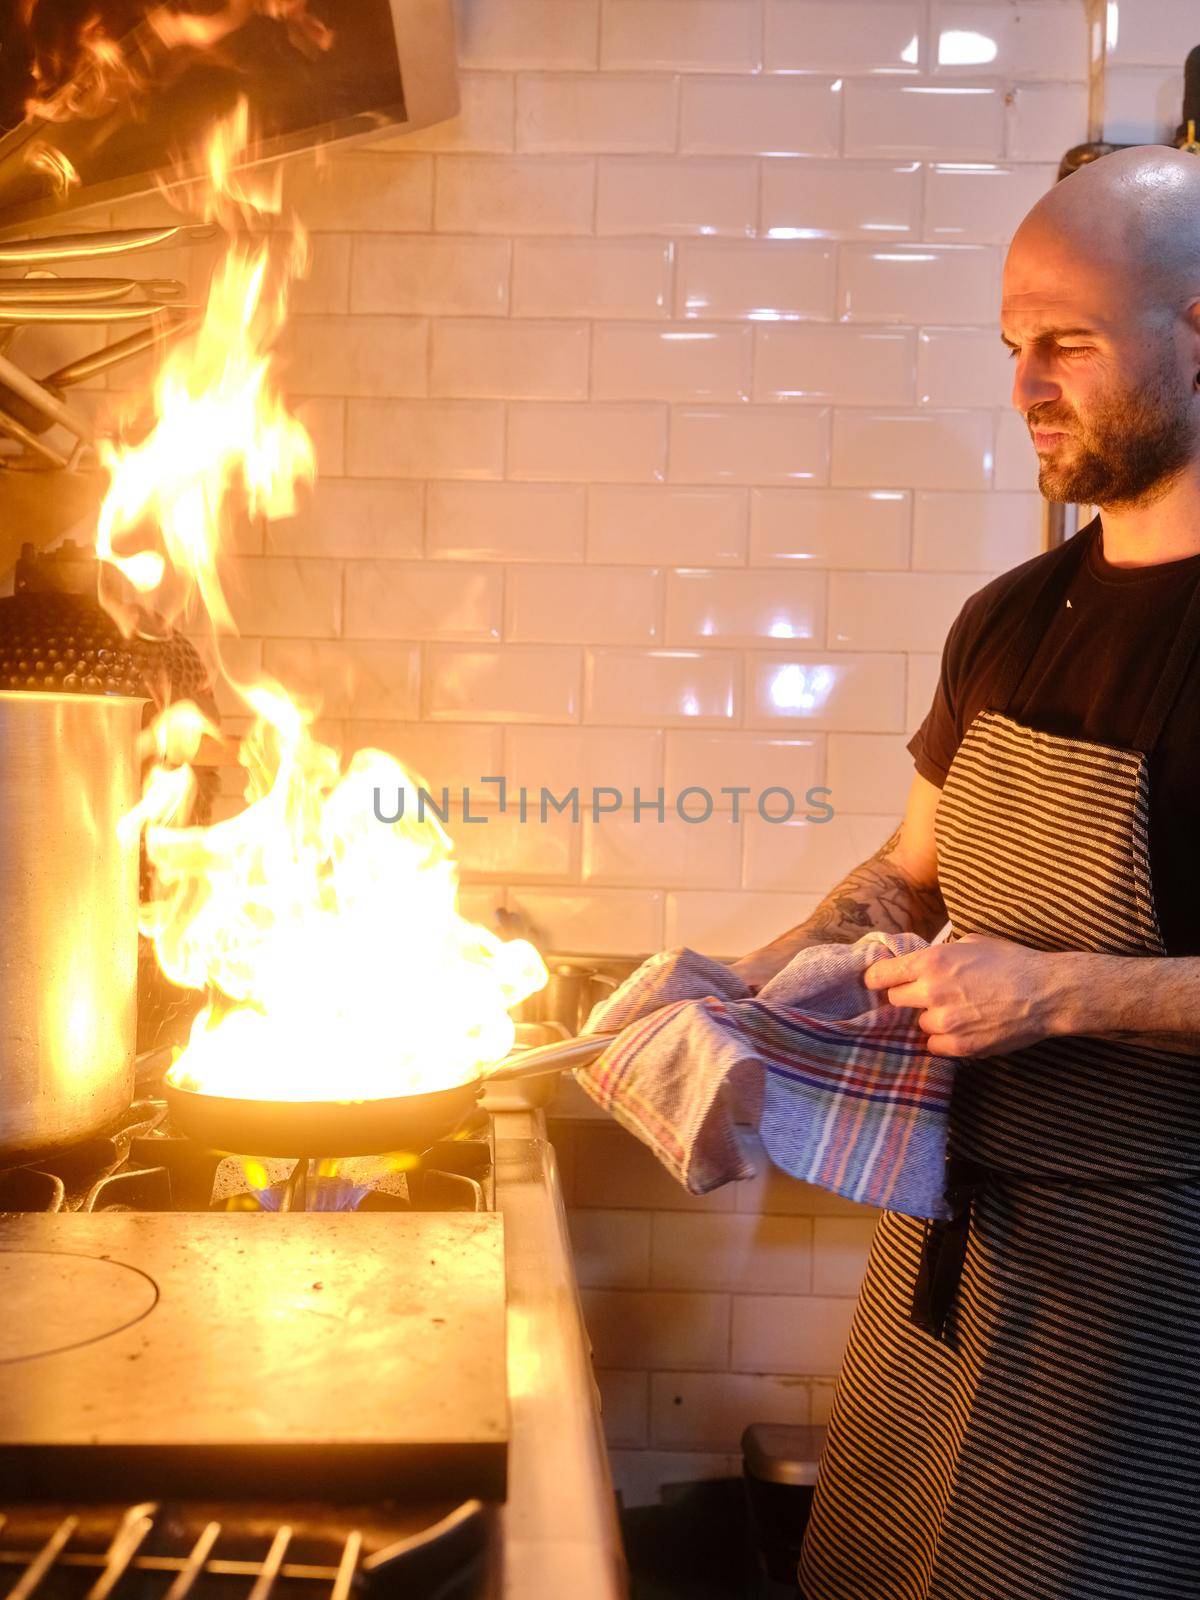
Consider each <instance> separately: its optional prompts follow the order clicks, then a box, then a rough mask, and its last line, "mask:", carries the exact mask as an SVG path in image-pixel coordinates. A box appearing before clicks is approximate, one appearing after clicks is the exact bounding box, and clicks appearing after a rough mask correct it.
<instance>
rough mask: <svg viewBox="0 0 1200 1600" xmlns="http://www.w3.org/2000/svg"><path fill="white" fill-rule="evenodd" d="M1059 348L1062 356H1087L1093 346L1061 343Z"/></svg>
mask: <svg viewBox="0 0 1200 1600" xmlns="http://www.w3.org/2000/svg"><path fill="white" fill-rule="evenodd" d="M1057 348H1058V353H1059V355H1060V356H1085V355H1087V353H1088V350H1089V349H1090V348H1091V346H1090V345H1086V344H1060V345H1059V346H1058V347H1057Z"/></svg>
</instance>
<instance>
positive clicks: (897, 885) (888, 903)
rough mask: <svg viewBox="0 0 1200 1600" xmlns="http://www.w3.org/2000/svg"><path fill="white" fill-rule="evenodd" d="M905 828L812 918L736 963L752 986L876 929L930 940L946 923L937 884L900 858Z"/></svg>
mask: <svg viewBox="0 0 1200 1600" xmlns="http://www.w3.org/2000/svg"><path fill="white" fill-rule="evenodd" d="M900 833H901V830H900V829H899V828H897V829H896V831H895V832H894V833H893V834H892V835H891V837H890V838H889V839H886V840H885V841H884V843H883V844H882V845H880V847H879V849H878V850H876V852H875V854H874V855H873V856H870V857H869V858H868V859H867V860H866V861H864V862H863V863H862V864H861V865H860V866H857V867H855V868H854V870H853V871H852V872H850V873H847V875H846V876H845V877H844V878H843V879H842V881H841V882H840V883H839V884H837V885H836V886H835V887H834V888H833V889H831V890H830V891H829V893H828V894H827V895H826V896H825V898H824V899H823V900H822V901H821V903H820V905H818V906H817V908H816V909H815V910H814V911H813V912H812V914H811V916H809V917H807V918H806V919H805V921H803V922H801V923H799V924H798V925H797V926H796V927H794V928H790V929H789V930H788V931H787V932H786V933H783V934H780V936H779V938H778V939H773V940H772V941H771V943H770V944H767V945H764V946H763V947H762V949H761V950H756V951H754V952H753V953H752V954H751V955H749V956H745V957H743V959H742V961H740V962H737V963H735V966H736V967H737V968H738V969H739V970H743V971H744V974H745V976H746V977H747V978H748V979H749V980H750V981H751V982H752V983H754V982H756V981H757V982H764V983H765V982H766V980H767V978H768V977H771V976H773V975H774V973H776V972H778V971H781V970H782V968H783V967H785V966H786V965H787V963H788V962H789V961H790V960H791V959H792V957H793V956H794V955H795V954H796V952H797V951H798V950H803V949H804V948H805V947H806V946H808V945H810V944H853V942H854V940H855V939H860V938H861V937H862V935H863V934H864V933H868V932H869V931H870V930H871V929H872V928H880V929H882V930H884V931H885V932H887V933H904V932H912V933H919V934H921V935H922V937H924V938H926V939H929V938H932V937H933V935H934V934H935V933H936V932H937V931H938V929H939V928H940V927H941V926H942V924H943V923H944V922H945V920H946V908H945V905H944V904H943V902H942V896H941V893H940V891H939V890H938V887H937V885H936V884H932V885H929V884H924V883H918V882H916V881H915V880H914V879H913V878H911V877H910V876H909V875H908V874H907V873H906V872H905V871H904V869H903V868H902V867H901V865H900V862H899V860H898V858H897V848H898V845H899V842H900Z"/></svg>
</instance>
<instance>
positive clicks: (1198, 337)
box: [1001, 145, 1200, 506]
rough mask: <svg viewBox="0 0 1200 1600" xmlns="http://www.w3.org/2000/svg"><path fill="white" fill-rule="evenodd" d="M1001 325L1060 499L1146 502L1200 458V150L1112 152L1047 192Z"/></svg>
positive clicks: (1050, 494)
mask: <svg viewBox="0 0 1200 1600" xmlns="http://www.w3.org/2000/svg"><path fill="white" fill-rule="evenodd" d="M1001 333H1002V336H1003V338H1004V342H1005V343H1006V344H1007V345H1008V346H1009V347H1010V349H1011V350H1012V352H1013V356H1014V361H1015V367H1016V371H1015V374H1014V379H1013V404H1014V405H1015V406H1016V407H1017V409H1018V410H1019V411H1020V412H1021V413H1022V414H1023V415H1024V417H1025V419H1026V421H1027V423H1028V424H1029V429H1030V432H1031V433H1032V435H1033V441H1034V447H1035V449H1036V450H1037V452H1038V457H1039V459H1040V462H1041V472H1040V475H1039V479H1038V482H1039V486H1040V488H1041V491H1042V493H1043V494H1044V495H1045V496H1046V497H1047V499H1049V500H1073V501H1078V502H1080V503H1081V504H1095V505H1101V506H1118V505H1136V504H1144V503H1147V502H1149V501H1152V500H1154V499H1156V498H1157V497H1158V496H1160V495H1161V494H1163V493H1165V491H1166V490H1167V489H1168V488H1169V486H1170V484H1171V483H1172V482H1173V481H1174V480H1175V479H1176V478H1177V477H1178V475H1179V473H1180V472H1181V471H1182V470H1183V469H1184V468H1185V467H1186V466H1187V465H1188V464H1189V463H1190V462H1192V461H1194V460H1196V459H1197V457H1200V157H1198V156H1195V155H1185V154H1183V153H1182V152H1181V151H1177V150H1170V149H1167V148H1165V147H1160V146H1157V145H1144V146H1138V147H1136V148H1135V149H1131V150H1118V151H1114V152H1113V153H1112V154H1111V155H1107V156H1103V157H1101V158H1100V159H1099V160H1098V161H1095V162H1092V163H1090V164H1089V165H1088V166H1085V167H1081V168H1080V169H1079V171H1078V172H1074V173H1072V174H1071V176H1070V177H1069V178H1064V179H1063V180H1062V182H1061V183H1058V184H1056V185H1055V186H1054V188H1053V189H1051V190H1049V192H1048V193H1047V194H1045V195H1044V196H1043V197H1042V199H1041V200H1039V201H1038V203H1037V205H1036V206H1034V208H1033V210H1032V211H1031V212H1030V213H1029V215H1028V216H1027V217H1026V218H1025V220H1024V222H1022V224H1021V226H1020V227H1019V228H1018V230H1017V233H1016V236H1015V237H1014V239H1013V242H1012V245H1011V247H1010V248H1009V252H1008V259H1007V260H1006V262H1005V265H1004V304H1003V310H1002V313H1001Z"/></svg>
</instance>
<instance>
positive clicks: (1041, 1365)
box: [736, 147, 1200, 1600]
mask: <svg viewBox="0 0 1200 1600" xmlns="http://www.w3.org/2000/svg"><path fill="white" fill-rule="evenodd" d="M1001 326H1002V334H1003V339H1004V343H1005V344H1006V345H1007V347H1008V348H1009V350H1010V351H1011V353H1012V358H1013V395H1012V398H1013V404H1014V405H1015V406H1016V407H1017V409H1018V410H1019V411H1020V412H1021V414H1022V416H1023V417H1024V418H1025V420H1026V422H1027V424H1028V426H1029V429H1030V432H1031V434H1032V436H1033V443H1034V448H1035V450H1036V451H1037V455H1038V458H1039V464H1040V475H1039V484H1040V487H1041V490H1042V493H1043V494H1044V495H1045V496H1046V497H1047V499H1050V500H1062V501H1076V502H1080V503H1085V504H1093V505H1096V506H1098V507H1099V508H1100V511H1099V515H1098V516H1097V517H1096V518H1095V520H1094V521H1093V522H1091V523H1089V524H1088V526H1087V527H1085V528H1083V529H1081V530H1080V532H1079V533H1077V534H1076V535H1075V536H1074V537H1073V538H1071V539H1069V540H1067V542H1066V543H1065V544H1064V545H1062V546H1061V547H1059V548H1057V549H1054V550H1050V551H1047V552H1045V553H1044V554H1042V555H1039V556H1036V557H1034V558H1033V559H1032V560H1029V561H1026V562H1024V563H1022V564H1021V565H1020V566H1018V567H1015V568H1014V569H1012V570H1011V571H1009V572H1006V573H1004V574H1003V575H1002V576H1001V577H999V578H997V579H995V580H994V581H993V582H991V583H988V584H986V585H985V586H984V587H983V588H981V589H980V590H979V591H978V592H977V593H975V594H974V595H972V596H971V598H970V599H969V600H968V601H967V603H966V604H965V605H964V607H963V609H962V611H961V612H960V613H959V616H958V618H957V619H956V621H955V622H954V624H953V626H952V627H951V629H950V633H949V635H948V638H947V640H946V644H945V649H944V652H943V656H942V665H941V675H940V680H939V683H938V687H937V692H936V694H935V696H934V701H933V704H932V706H931V708H930V710H929V713H928V715H927V716H926V718H925V721H924V723H923V724H922V726H921V728H920V730H919V731H918V732H917V733H916V735H915V736H914V737H913V739H912V740H911V741H910V743H909V749H910V751H911V752H912V755H913V758H914V762H915V765H916V775H915V776H914V778H913V782H912V788H911V790H910V793H909V797H908V804H907V810H906V812H905V816H904V820H903V822H902V824H901V826H900V827H899V828H898V829H897V830H896V832H895V833H894V834H893V835H892V836H891V838H890V839H888V840H887V841H886V843H885V844H883V845H882V846H881V847H880V849H879V850H878V851H877V852H876V854H875V855H874V856H873V857H872V858H871V859H870V860H869V861H866V862H864V863H863V864H862V866H860V867H859V868H857V869H856V870H855V871H854V872H852V873H851V874H850V875H849V876H848V877H847V878H846V879H845V880H844V881H843V882H842V883H840V884H839V885H838V886H837V887H836V888H835V889H834V890H833V891H832V892H831V893H830V894H829V895H828V896H827V897H826V899H825V900H824V901H823V902H822V903H821V905H820V906H819V907H818V909H817V910H816V912H815V913H814V914H813V916H812V917H810V918H809V919H808V921H807V922H805V923H804V924H803V925H802V926H800V927H798V928H795V929H792V930H791V932H790V933H787V934H784V935H783V936H781V937H780V938H779V939H777V940H775V941H774V942H773V943H772V944H771V945H768V946H766V947H764V948H763V949H761V950H758V951H755V952H753V953H752V954H751V955H749V956H746V957H744V958H743V959H742V961H740V962H738V963H736V965H737V967H738V968H739V970H741V972H742V973H743V975H744V976H745V977H746V978H747V979H748V981H750V982H751V983H752V984H757V983H760V982H763V981H765V979H766V978H767V977H768V976H770V975H771V974H772V973H773V972H776V971H778V970H779V968H780V967H781V966H782V965H784V964H785V963H786V961H787V960H788V959H789V958H790V957H791V955H792V954H793V953H794V952H795V951H796V950H797V949H799V948H801V947H802V946H804V945H807V944H811V943H816V942H820V941H822V940H853V939H856V938H858V937H859V936H860V935H861V934H862V933H863V932H864V931H865V930H867V929H869V928H886V929H894V930H899V929H911V930H915V931H916V932H918V933H920V934H923V935H925V936H926V937H927V938H928V937H930V936H932V935H933V933H934V932H935V930H937V929H938V928H940V927H941V926H942V924H943V922H944V920H945V919H946V918H947V917H948V918H949V919H950V922H951V924H952V929H953V932H952V936H951V938H950V940H949V941H948V942H946V943H944V944H938V945H934V946H930V947H929V948H927V949H922V950H920V951H918V952H916V953H914V954H912V955H908V956H901V957H897V958H895V959H887V960H880V961H878V962H876V963H875V964H874V965H873V966H872V967H871V968H870V969H869V972H868V975H867V981H868V982H869V983H870V985H871V986H872V987H874V988H877V989H883V990H886V994H887V999H888V1001H890V1002H891V1003H892V1004H894V1005H898V1006H907V1007H912V1008H913V1009H914V1010H915V1011H916V1012H917V1013H918V1020H919V1022H920V1026H921V1027H922V1028H923V1029H924V1031H925V1032H926V1034H927V1035H928V1044H929V1047H930V1048H931V1049H932V1050H933V1051H935V1052H937V1053H939V1054H942V1055H947V1056H953V1057H959V1058H962V1059H961V1063H960V1065H959V1067H958V1070H957V1074H956V1085H955V1091H954V1098H953V1105H952V1109H951V1125H950V1145H951V1151H952V1159H951V1163H950V1166H949V1168H948V1192H949V1195H950V1199H951V1203H952V1206H953V1209H954V1220H953V1221H951V1222H949V1223H945V1224H943V1223H938V1224H934V1225H928V1224H924V1223H921V1222H919V1221H916V1220H914V1219H912V1218H908V1217H904V1216H899V1215H897V1214H894V1213H891V1212H884V1213H883V1214H882V1215H881V1217H880V1219H879V1222H878V1225H877V1228H876V1231H875V1237H874V1241H873V1244H872V1250H871V1256H870V1261H869V1264H868V1267H867V1272H866V1277H865V1280H864V1283H863V1287H862V1290H861V1293H860V1297H859V1303H858V1307H857V1310H856V1314H855V1319H854V1324H853V1328H852V1331H851V1335H850V1341H849V1345H848V1348H847V1352H846V1356H845V1360H844V1363H843V1369H842V1373H841V1377H840V1380H839V1383H838V1388H837V1394H836V1400H835V1404H834V1410H833V1416H832V1420H831V1423H830V1428H829V1435H828V1440H827V1444H826V1449H825V1454H824V1458H823V1460H822V1463H821V1472H820V1479H819V1483H818V1487H817V1491H816V1496H815V1500H814V1506H813V1512H812V1517H811V1520H810V1523H809V1527H808V1530H807V1534H806V1538H805V1544H804V1552H803V1557H802V1560H801V1563H800V1582H801V1587H802V1590H803V1593H804V1596H805V1597H806V1600H1010V1597H1012V1600H1184V1597H1185V1596H1187V1597H1189V1600H1195V1597H1196V1596H1197V1595H1200V1424H1198V1418H1200V652H1198V650H1197V644H1198V642H1200V159H1198V158H1197V157H1195V156H1192V155H1184V154H1182V153H1179V152H1175V151H1168V150H1166V149H1163V148H1159V147H1145V148H1138V149H1135V150H1129V151H1123V152H1117V153H1114V154H1112V155H1108V156H1105V157H1103V158H1102V159H1101V160H1099V161H1097V162H1095V163H1093V164H1092V165H1090V166H1087V167H1084V168H1082V169H1081V170H1080V171H1078V172H1076V173H1075V174H1073V175H1072V176H1071V177H1068V178H1066V179H1064V180H1063V181H1062V182H1061V183H1059V184H1058V185H1056V186H1055V188H1054V189H1053V190H1052V191H1051V192H1050V193H1048V194H1047V195H1046V196H1045V197H1044V198H1043V199H1042V200H1041V201H1040V202H1039V203H1038V205H1037V206H1035V207H1034V209H1033V210H1032V211H1031V212H1030V214H1029V216H1028V217H1027V218H1026V219H1025V221H1024V222H1023V223H1022V225H1021V227H1020V229H1019V230H1018V232H1017V235H1016V237H1015V239H1014V240H1013V243H1012V246H1011V249H1010V250H1009V253H1008V258H1007V262H1006V265H1005V272H1004V297H1003V311H1002V323H1001Z"/></svg>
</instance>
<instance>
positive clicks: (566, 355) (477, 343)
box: [429, 317, 591, 400]
mask: <svg viewBox="0 0 1200 1600" xmlns="http://www.w3.org/2000/svg"><path fill="white" fill-rule="evenodd" d="M590 337H591V330H590V329H589V327H588V325H587V323H586V322H561V321H552V322H533V321H525V320H521V321H515V320H510V319H509V318H507V317H486V318H480V319H474V318H472V319H470V320H466V319H464V320H461V321H457V320H456V321H438V322H435V323H434V324H433V341H432V351H431V358H430V368H429V389H430V393H431V394H434V395H438V396H455V397H457V396H462V397H465V398H468V399H473V398H487V397H490V396H495V397H496V398H497V399H503V398H509V399H518V400H583V399H585V398H586V397H587V392H588V364H589V358H588V346H589V341H590Z"/></svg>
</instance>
